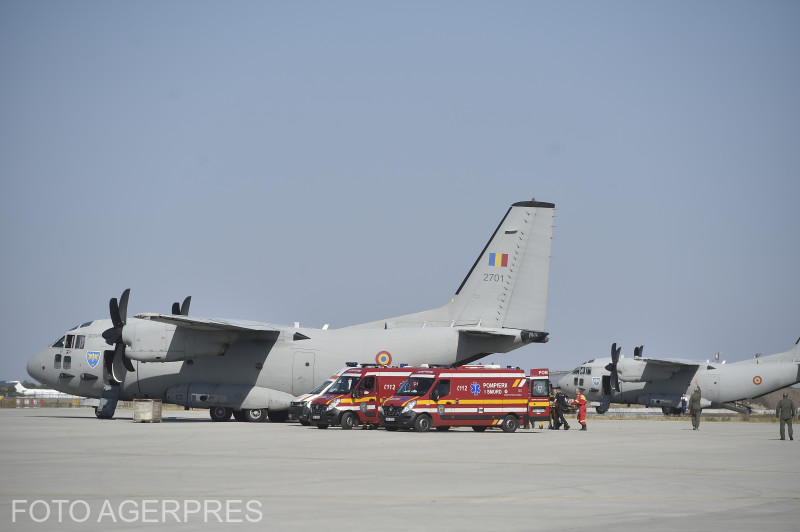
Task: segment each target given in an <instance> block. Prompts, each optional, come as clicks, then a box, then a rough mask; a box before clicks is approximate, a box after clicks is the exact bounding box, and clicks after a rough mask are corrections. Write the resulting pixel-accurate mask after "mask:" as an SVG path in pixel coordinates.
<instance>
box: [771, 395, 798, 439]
mask: <svg viewBox="0 0 800 532" xmlns="http://www.w3.org/2000/svg"><path fill="white" fill-rule="evenodd" d="M775 415H776V416H778V419H779V420H780V424H781V439H782V440H785V439H786V437H785V435H784V432H783V424H784V423H786V424H787V425H789V439H790V440H793V439H794V435H793V434H792V419H793V418H794V401H792V400H791V399H789V394H788V393H786V392H783V399H781V400H780V401H779V402H778V408H776V409H775Z"/></svg>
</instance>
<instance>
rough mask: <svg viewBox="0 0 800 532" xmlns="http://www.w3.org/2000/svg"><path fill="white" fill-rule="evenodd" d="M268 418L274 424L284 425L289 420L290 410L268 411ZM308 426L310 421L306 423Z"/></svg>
mask: <svg viewBox="0 0 800 532" xmlns="http://www.w3.org/2000/svg"><path fill="white" fill-rule="evenodd" d="M267 417H268V418H269V420H270V421H272V422H273V423H284V422H286V421H288V420H289V411H288V410H267ZM306 424H308V421H306Z"/></svg>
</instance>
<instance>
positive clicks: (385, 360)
mask: <svg viewBox="0 0 800 532" xmlns="http://www.w3.org/2000/svg"><path fill="white" fill-rule="evenodd" d="M375 362H377V363H378V364H380V365H381V366H388V365H389V364H391V363H392V355H391V354H390V353H389V351H381V352H380V353H378V354H377V355H375Z"/></svg>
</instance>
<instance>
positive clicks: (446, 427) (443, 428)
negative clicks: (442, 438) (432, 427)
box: [436, 425, 450, 432]
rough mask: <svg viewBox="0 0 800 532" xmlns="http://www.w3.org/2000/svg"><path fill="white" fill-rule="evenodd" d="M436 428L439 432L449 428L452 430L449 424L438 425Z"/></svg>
mask: <svg viewBox="0 0 800 532" xmlns="http://www.w3.org/2000/svg"><path fill="white" fill-rule="evenodd" d="M436 430H438V431H439V432H447V431H448V430H450V427H449V426H448V425H442V426H441V427H436Z"/></svg>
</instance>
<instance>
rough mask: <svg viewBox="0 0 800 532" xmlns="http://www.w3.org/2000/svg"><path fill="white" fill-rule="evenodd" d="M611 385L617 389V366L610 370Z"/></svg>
mask: <svg viewBox="0 0 800 532" xmlns="http://www.w3.org/2000/svg"><path fill="white" fill-rule="evenodd" d="M611 387H612V388H614V390H616V391H619V376H618V375H617V368H614V371H612V372H611Z"/></svg>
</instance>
